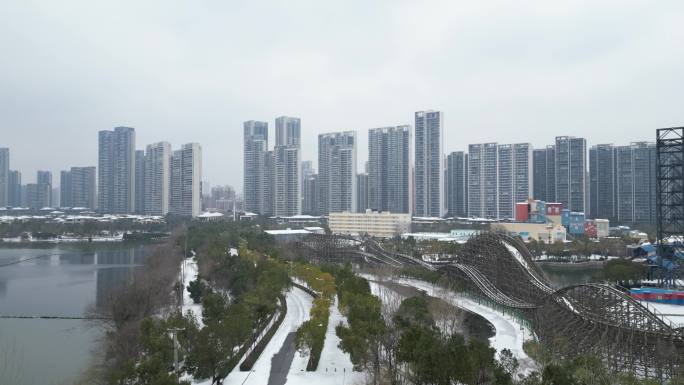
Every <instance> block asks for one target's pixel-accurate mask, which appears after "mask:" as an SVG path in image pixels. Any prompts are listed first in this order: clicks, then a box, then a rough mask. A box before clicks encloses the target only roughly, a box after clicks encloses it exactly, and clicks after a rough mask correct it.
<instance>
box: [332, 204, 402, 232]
mask: <svg viewBox="0 0 684 385" xmlns="http://www.w3.org/2000/svg"><path fill="white" fill-rule="evenodd" d="M328 226H329V227H330V231H332V233H333V234H346V235H370V236H373V237H381V238H391V237H395V236H397V235H401V234H403V233H407V232H409V231H410V230H411V214H405V213H389V212H374V211H371V210H367V211H366V212H365V213H351V212H342V213H330V215H329V216H328Z"/></svg>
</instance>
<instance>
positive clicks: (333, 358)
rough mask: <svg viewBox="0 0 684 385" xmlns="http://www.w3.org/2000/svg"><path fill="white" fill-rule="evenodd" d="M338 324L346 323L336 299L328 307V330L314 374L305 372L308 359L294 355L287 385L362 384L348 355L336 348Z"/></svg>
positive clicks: (338, 342) (360, 377) (362, 381)
mask: <svg viewBox="0 0 684 385" xmlns="http://www.w3.org/2000/svg"><path fill="white" fill-rule="evenodd" d="M340 323H346V318H345V317H344V316H343V315H342V314H341V313H340V310H339V309H338V308H337V298H335V301H334V303H333V304H332V305H331V306H330V318H329V319H328V329H327V330H326V332H325V343H324V344H323V351H322V352H321V359H320V360H319V361H318V368H317V369H316V371H315V372H307V371H306V363H307V362H308V359H309V358H308V357H299V354H297V355H295V359H294V361H292V367H291V368H290V373H289V375H288V376H287V384H288V385H301V384H306V385H313V384H316V385H318V384H321V385H344V384H362V383H364V380H365V376H364V374H363V373H361V372H354V371H353V369H352V368H353V365H352V363H351V359H350V358H349V354H347V353H345V352H343V351H342V349H340V348H339V347H338V345H339V344H340V338H339V337H338V336H337V334H336V332H335V327H336V326H337V325H339V324H340Z"/></svg>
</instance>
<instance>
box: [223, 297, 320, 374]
mask: <svg viewBox="0 0 684 385" xmlns="http://www.w3.org/2000/svg"><path fill="white" fill-rule="evenodd" d="M285 301H286V302H287V314H286V315H285V319H284V320H283V323H282V324H281V325H280V327H279V328H278V331H276V333H275V334H274V335H273V338H271V341H270V342H269V343H268V345H267V346H266V349H264V351H263V352H262V353H261V356H259V359H258V360H257V362H256V363H255V364H254V367H253V368H252V370H251V371H250V372H241V371H240V368H239V366H240V365H239V364H238V365H237V366H236V367H235V369H233V371H232V372H231V373H230V374H229V375H228V377H226V379H225V380H224V381H223V384H224V385H242V384H244V385H250V384H254V385H265V384H267V383H268V377H269V375H270V373H271V359H272V358H273V356H274V355H275V354H276V353H278V352H279V351H280V349H281V347H282V346H283V343H284V342H285V339H286V338H287V336H288V334H290V333H293V332H296V331H297V329H298V328H299V325H301V324H302V323H303V322H304V321H306V320H308V319H309V312H310V311H311V305H312V303H313V298H311V296H310V295H309V294H307V293H306V292H305V291H303V290H301V289H298V288H296V287H293V288H292V289H291V290H290V291H289V292H287V293H286V295H285ZM297 356H298V353H295V361H296V360H297ZM295 361H293V366H291V367H290V372H289V374H288V378H289V376H291V375H292V373H293V368H294V363H295ZM304 367H306V363H305V364H304ZM314 383H315V382H314Z"/></svg>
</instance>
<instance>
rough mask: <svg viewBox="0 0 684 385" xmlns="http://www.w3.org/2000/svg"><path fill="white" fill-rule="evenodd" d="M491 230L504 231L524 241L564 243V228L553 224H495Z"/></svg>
mask: <svg viewBox="0 0 684 385" xmlns="http://www.w3.org/2000/svg"><path fill="white" fill-rule="evenodd" d="M492 230H495V231H496V230H499V231H504V232H505V233H506V234H508V235H511V236H519V237H520V238H522V239H523V240H524V241H528V240H530V239H534V240H537V241H542V242H546V243H553V242H556V241H561V242H565V239H566V235H567V233H566V231H565V227H564V226H562V225H560V224H554V223H524V222H514V223H497V224H493V225H492Z"/></svg>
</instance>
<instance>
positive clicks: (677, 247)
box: [656, 127, 684, 284]
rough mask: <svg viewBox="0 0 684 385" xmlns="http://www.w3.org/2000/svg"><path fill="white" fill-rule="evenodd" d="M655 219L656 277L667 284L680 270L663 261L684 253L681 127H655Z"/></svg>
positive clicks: (683, 132) (683, 142)
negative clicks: (657, 256)
mask: <svg viewBox="0 0 684 385" xmlns="http://www.w3.org/2000/svg"><path fill="white" fill-rule="evenodd" d="M656 221H657V238H658V255H659V256H660V264H659V265H660V266H659V267H660V269H659V270H660V277H661V280H663V281H664V283H666V284H671V283H673V281H674V280H675V279H676V278H678V275H680V274H678V273H679V271H680V269H678V268H672V269H668V268H666V267H667V266H666V264H669V263H672V264H674V265H677V264H676V263H675V259H676V257H675V256H676V255H677V254H679V253H681V252H684V246H683V245H682V241H683V240H682V237H684V127H672V128H661V129H658V130H656ZM680 255H681V254H680Z"/></svg>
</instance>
